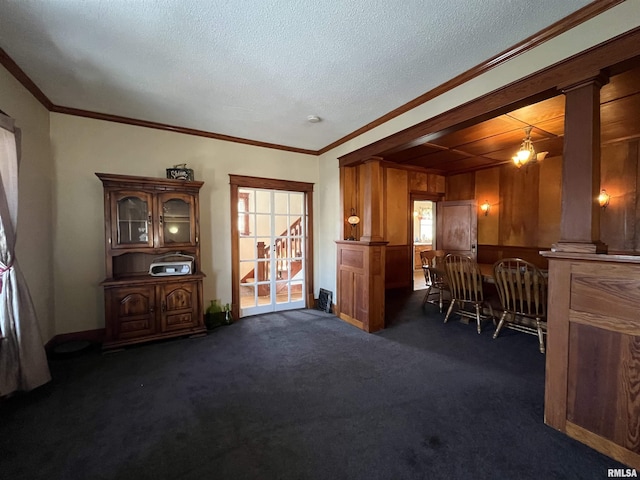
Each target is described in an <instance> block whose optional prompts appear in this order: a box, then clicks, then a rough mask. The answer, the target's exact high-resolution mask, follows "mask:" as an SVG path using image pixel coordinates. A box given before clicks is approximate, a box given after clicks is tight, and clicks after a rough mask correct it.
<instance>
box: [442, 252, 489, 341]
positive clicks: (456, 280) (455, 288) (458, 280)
mask: <svg viewBox="0 0 640 480" xmlns="http://www.w3.org/2000/svg"><path fill="white" fill-rule="evenodd" d="M444 265H445V272H446V275H447V281H448V282H449V290H450V291H451V304H450V305H449V309H448V310H447V315H446V316H445V317H444V321H445V323H446V322H447V321H448V320H449V316H450V315H451V313H452V312H453V307H454V305H456V304H458V311H457V313H458V315H461V316H463V317H467V318H469V319H475V320H476V324H477V327H478V333H481V332H482V323H481V322H482V321H484V320H493V309H492V307H491V304H489V303H485V301H484V289H483V283H482V275H481V273H480V269H479V268H478V264H477V263H476V262H475V261H474V260H473V259H471V258H469V257H467V256H464V255H458V254H449V255H447V256H446V257H445V259H444ZM469 307H472V308H473V310H472V311H470V310H468V308H469ZM485 308H486V309H487V310H488V311H489V315H485V314H484V309H485Z"/></svg>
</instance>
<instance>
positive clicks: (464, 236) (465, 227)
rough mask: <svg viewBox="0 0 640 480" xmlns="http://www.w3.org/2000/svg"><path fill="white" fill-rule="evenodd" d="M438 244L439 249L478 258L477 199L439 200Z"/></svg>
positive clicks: (437, 217)
mask: <svg viewBox="0 0 640 480" xmlns="http://www.w3.org/2000/svg"><path fill="white" fill-rule="evenodd" d="M436 212H437V215H436V219H437V228H436V244H437V248H438V250H444V251H446V252H447V253H457V254H460V255H467V256H469V257H471V258H473V259H474V260H475V259H476V253H477V243H478V215H477V203H476V201H475V200H458V201H451V202H438V204H437V210H436Z"/></svg>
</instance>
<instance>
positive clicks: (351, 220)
mask: <svg viewBox="0 0 640 480" xmlns="http://www.w3.org/2000/svg"><path fill="white" fill-rule="evenodd" d="M347 223H348V224H349V225H351V235H350V236H349V238H347V240H355V239H356V225H358V224H359V223H360V217H359V216H357V215H356V210H355V208H352V209H351V216H350V217H349V218H347Z"/></svg>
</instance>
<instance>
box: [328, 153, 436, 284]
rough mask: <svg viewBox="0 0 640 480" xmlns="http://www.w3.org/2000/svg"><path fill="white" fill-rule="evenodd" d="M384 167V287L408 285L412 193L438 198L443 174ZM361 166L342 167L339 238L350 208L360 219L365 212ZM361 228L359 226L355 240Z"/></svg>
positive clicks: (345, 234) (346, 231)
mask: <svg viewBox="0 0 640 480" xmlns="http://www.w3.org/2000/svg"><path fill="white" fill-rule="evenodd" d="M382 166H383V168H384V182H383V186H384V192H383V204H384V205H383V215H382V216H383V219H384V222H383V223H384V225H383V235H384V241H386V242H388V244H387V246H386V256H385V258H386V260H385V275H384V277H385V288H402V287H411V286H412V282H413V253H412V252H413V241H412V237H411V227H412V225H411V222H412V219H413V217H412V214H411V213H412V212H411V195H412V194H414V195H426V196H428V197H431V198H433V199H434V200H437V199H438V198H441V197H442V195H443V194H444V190H445V185H446V183H445V179H444V177H443V176H440V175H435V174H431V173H428V172H426V171H425V170H423V169H420V168H417V167H403V166H398V165H396V164H389V163H384V162H383V163H382ZM363 175H364V171H363V165H357V166H353V167H341V168H340V177H341V194H342V205H343V217H344V230H343V235H342V239H346V238H347V237H348V236H349V233H350V231H351V227H350V226H349V224H348V223H347V221H346V219H347V218H348V217H349V215H350V214H351V208H354V210H355V211H356V213H357V214H358V215H359V216H360V217H361V218H362V212H363V211H364V196H363V188H362V185H363ZM361 235H362V229H361V228H360V227H358V230H357V232H356V239H357V240H359V239H360V236H361Z"/></svg>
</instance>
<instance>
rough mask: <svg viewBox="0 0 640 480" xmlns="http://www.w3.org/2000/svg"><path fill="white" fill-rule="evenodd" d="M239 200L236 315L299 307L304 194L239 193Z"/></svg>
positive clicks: (302, 289) (252, 190)
mask: <svg viewBox="0 0 640 480" xmlns="http://www.w3.org/2000/svg"><path fill="white" fill-rule="evenodd" d="M238 196H239V197H238V198H239V203H238V217H239V218H238V223H239V225H241V232H240V236H239V245H238V251H239V263H240V265H239V271H240V285H239V288H240V316H241V317H243V316H247V315H255V314H258V313H266V312H273V311H279V310H289V309H294V308H303V307H304V306H305V298H304V292H305V271H304V266H305V258H306V251H305V245H306V229H307V215H306V212H305V194H304V193H303V192H287V191H280V190H263V189H256V188H240V189H238ZM243 229H244V231H243Z"/></svg>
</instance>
